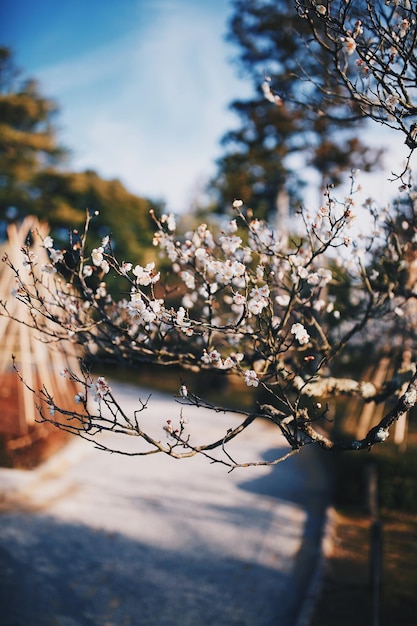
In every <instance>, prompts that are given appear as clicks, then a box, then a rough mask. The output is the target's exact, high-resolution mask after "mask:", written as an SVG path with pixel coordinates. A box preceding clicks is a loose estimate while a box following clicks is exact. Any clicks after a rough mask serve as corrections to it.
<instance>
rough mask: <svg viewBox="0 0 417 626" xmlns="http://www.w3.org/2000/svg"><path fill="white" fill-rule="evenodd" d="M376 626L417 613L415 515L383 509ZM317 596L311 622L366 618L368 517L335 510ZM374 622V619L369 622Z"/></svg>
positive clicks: (407, 624)
mask: <svg viewBox="0 0 417 626" xmlns="http://www.w3.org/2000/svg"><path fill="white" fill-rule="evenodd" d="M381 521H382V528H383V565H382V587H381V605H380V621H379V626H414V625H415V623H416V614H417V598H416V589H417V515H406V514H398V513H393V512H385V513H384V514H382V515H381ZM331 523H332V536H333V539H332V542H331V546H330V554H329V555H328V560H327V566H326V572H325V578H324V581H323V586H322V592H321V596H320V600H319V602H318V604H317V607H316V610H315V613H314V619H313V621H312V623H311V626H334V624H337V625H338V626H351V625H352V624H354V625H355V626H369V625H370V624H372V623H373V622H372V619H373V618H372V594H371V588H370V565H369V537H370V526H371V522H370V519H369V517H367V516H364V515H358V514H354V513H352V512H351V511H350V512H349V511H346V510H345V511H341V510H335V511H334V513H333V515H332V522H331ZM374 623H375V622H374Z"/></svg>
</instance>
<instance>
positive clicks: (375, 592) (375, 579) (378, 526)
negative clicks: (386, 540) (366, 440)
mask: <svg viewBox="0 0 417 626" xmlns="http://www.w3.org/2000/svg"><path fill="white" fill-rule="evenodd" d="M367 478H368V480H367V483H368V484H367V499H368V510H369V514H370V517H371V528H370V548H371V549H370V583H371V596H372V606H371V610H372V626H379V618H380V608H381V607H380V603H381V582H382V580H381V578H382V576H381V574H382V522H381V520H380V519H379V511H378V474H377V469H376V466H375V465H374V464H371V465H369V466H368V476H367Z"/></svg>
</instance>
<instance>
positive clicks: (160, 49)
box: [0, 0, 407, 212]
mask: <svg viewBox="0 0 417 626" xmlns="http://www.w3.org/2000/svg"><path fill="white" fill-rule="evenodd" d="M231 12H232V6H231V0H118V1H117V2H116V1H115V0H67V2H64V3H57V2H56V0H37V2H34V1H33V0H32V1H29V0H2V1H1V2H0V44H3V45H4V44H6V45H9V46H11V47H12V49H13V50H14V52H15V55H16V60H17V63H18V65H20V66H21V68H22V69H23V70H24V71H25V73H26V74H28V75H31V76H33V77H35V78H37V79H38V80H39V81H40V84H41V88H42V91H43V93H44V94H45V95H46V96H48V97H51V98H54V99H56V100H57V101H58V103H59V104H60V106H61V113H60V115H59V117H58V120H57V121H58V126H59V130H60V132H59V137H60V139H61V141H62V143H63V144H64V145H66V146H67V147H68V148H69V149H70V150H71V151H72V157H71V161H70V163H69V164H68V166H69V167H71V168H72V169H75V170H82V169H86V168H91V169H95V170H96V171H97V172H98V173H99V174H100V175H101V176H103V177H105V178H119V179H120V180H121V181H122V182H123V183H124V184H125V185H126V187H127V188H128V189H129V190H130V191H132V192H134V193H137V194H139V195H144V196H148V197H151V198H154V199H164V200H166V202H167V208H168V209H169V210H173V211H175V212H185V211H187V209H189V207H190V203H191V202H192V200H193V199H194V198H195V197H196V196H198V195H199V194H201V192H202V189H203V188H204V184H205V182H206V181H207V179H208V178H209V177H210V176H211V175H213V174H214V172H215V159H216V157H218V156H220V155H221V147H220V146H219V140H220V138H221V136H222V135H223V133H224V132H225V131H226V130H228V129H230V128H231V127H233V126H235V125H236V124H237V123H238V122H237V120H236V118H235V116H234V115H233V114H232V113H231V112H230V111H228V104H229V103H230V102H231V101H232V100H234V99H236V98H238V99H239V98H245V97H247V96H249V95H250V93H251V89H252V88H251V85H250V84H249V83H248V82H247V81H245V80H242V79H239V78H238V76H237V70H236V67H235V66H234V65H233V64H232V62H231V61H232V59H233V57H234V56H235V55H236V54H237V50H236V49H235V48H234V47H232V46H231V44H228V43H226V41H225V34H226V31H227V21H228V18H229V16H230V14H231ZM368 137H369V143H371V144H376V145H381V143H382V144H383V145H385V146H387V145H388V146H389V145H390V143H391V142H390V136H389V133H388V134H387V133H386V132H384V129H383V128H381V127H379V126H376V125H373V126H372V127H371V130H370V132H369V134H368ZM395 145H396V148H395V150H394V151H393V150H392V148H391V149H390V150H389V159H386V163H387V174H386V175H385V174H384V173H382V174H381V173H380V172H378V173H377V174H374V175H368V176H365V175H363V176H362V177H361V182H362V183H363V186H364V187H369V194H370V195H373V196H376V197H377V199H381V200H382V201H386V199H387V196H388V197H390V196H392V195H393V193H395V191H396V189H397V187H398V185H396V184H395V183H394V184H393V183H389V182H388V181H387V178H388V176H389V174H390V172H392V171H401V169H402V162H403V159H404V158H405V156H406V154H407V151H406V150H405V148H404V146H401V144H398V142H397V143H396V144H395ZM307 195H308V196H309V197H310V199H311V194H307ZM313 198H314V204H315V203H316V201H320V200H318V199H317V196H316V195H315V194H313ZM306 201H307V198H306Z"/></svg>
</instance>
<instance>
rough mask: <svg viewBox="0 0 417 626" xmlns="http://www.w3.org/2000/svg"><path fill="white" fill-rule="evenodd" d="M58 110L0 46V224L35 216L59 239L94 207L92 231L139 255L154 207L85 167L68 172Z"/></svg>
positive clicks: (149, 236)
mask: <svg viewBox="0 0 417 626" xmlns="http://www.w3.org/2000/svg"><path fill="white" fill-rule="evenodd" d="M57 113H58V106H57V104H56V103H55V102H54V101H53V100H51V99H49V98H47V97H45V96H43V95H42V93H41V91H40V89H39V86H38V84H37V83H36V81H35V80H33V79H27V78H23V77H22V75H21V73H20V71H19V70H18V69H17V68H16V66H15V64H14V60H13V56H12V54H11V52H10V50H8V49H7V48H0V120H1V121H0V171H1V177H0V220H2V222H3V225H4V224H5V223H7V220H8V219H14V218H17V219H20V218H22V217H24V216H25V215H28V214H33V215H36V216H38V217H39V218H41V219H43V220H46V221H47V222H48V223H49V225H50V227H51V229H52V233H53V235H54V237H56V238H57V240H61V241H62V240H64V239H65V240H66V239H67V233H68V225H69V224H71V225H72V226H73V227H74V226H75V227H76V226H82V225H83V224H84V222H85V215H86V211H87V210H89V211H91V212H99V213H100V214H101V216H102V217H101V222H100V229H99V230H100V232H96V235H97V236H98V237H102V236H103V235H104V233H106V234H111V235H112V238H113V246H114V247H115V249H117V250H119V252H120V253H122V251H125V253H126V255H128V256H129V257H131V258H135V259H136V260H137V261H144V260H145V259H146V249H147V248H149V246H150V245H151V242H152V232H153V231H152V221H151V219H150V217H149V211H150V210H151V209H152V208H156V205H155V204H154V203H153V202H152V201H150V200H148V199H145V198H140V197H138V196H136V195H134V194H132V193H130V192H129V191H127V190H126V188H125V187H124V186H123V185H122V183H121V182H120V181H118V180H104V179H102V178H101V177H100V176H99V175H98V174H97V173H95V172H94V171H92V170H87V171H84V172H71V171H68V169H67V168H66V167H65V166H66V156H67V155H68V151H67V150H66V149H64V148H63V147H62V146H61V145H60V143H59V140H58V133H57V130H56V126H55V118H56V115H57ZM93 233H94V227H93V229H92V234H93Z"/></svg>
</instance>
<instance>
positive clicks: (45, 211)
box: [32, 170, 158, 262]
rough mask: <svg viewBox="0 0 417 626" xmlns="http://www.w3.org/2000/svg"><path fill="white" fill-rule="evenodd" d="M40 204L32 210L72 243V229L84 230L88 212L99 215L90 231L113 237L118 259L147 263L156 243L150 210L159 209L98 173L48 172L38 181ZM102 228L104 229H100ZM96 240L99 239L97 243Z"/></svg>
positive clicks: (35, 205)
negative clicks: (153, 243) (70, 237)
mask: <svg viewBox="0 0 417 626" xmlns="http://www.w3.org/2000/svg"><path fill="white" fill-rule="evenodd" d="M33 182H34V189H36V196H37V200H36V201H34V202H33V205H32V209H33V212H34V213H35V214H36V215H39V216H40V217H44V216H47V218H48V221H49V223H50V225H51V227H52V228H53V229H54V231H55V232H56V234H57V235H58V236H59V233H60V232H62V231H64V232H63V238H65V240H67V239H68V235H67V232H66V231H65V229H66V228H68V225H69V224H71V225H72V226H75V227H80V226H82V225H83V224H84V222H85V212H86V210H88V211H89V212H90V213H95V212H98V213H99V214H100V219H99V220H93V221H92V223H91V227H90V231H91V232H92V233H94V234H95V235H96V236H97V237H103V236H105V235H108V234H111V236H112V245H113V248H114V250H115V251H117V254H118V255H121V256H124V255H125V256H126V258H127V257H129V258H133V259H135V261H138V262H139V261H142V262H143V261H144V260H146V250H147V249H149V246H150V244H151V242H152V235H153V231H154V228H155V226H154V223H153V221H152V219H151V217H150V214H149V212H150V210H151V209H157V208H158V207H157V205H156V204H153V203H152V202H151V201H150V200H147V199H145V198H140V197H138V196H135V195H133V194H131V193H129V192H128V191H127V190H126V188H125V187H124V186H123V185H122V183H121V182H120V181H119V180H104V179H102V178H100V176H98V174H96V172H94V171H91V170H87V171H85V172H79V173H73V172H57V171H54V170H45V171H43V172H40V173H39V174H38V175H37V176H36V177H35V179H34V181H33ZM98 224H100V226H98ZM97 237H96V239H97Z"/></svg>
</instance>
